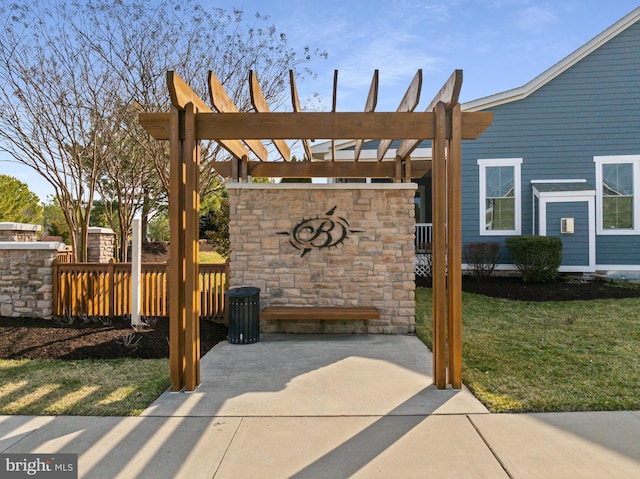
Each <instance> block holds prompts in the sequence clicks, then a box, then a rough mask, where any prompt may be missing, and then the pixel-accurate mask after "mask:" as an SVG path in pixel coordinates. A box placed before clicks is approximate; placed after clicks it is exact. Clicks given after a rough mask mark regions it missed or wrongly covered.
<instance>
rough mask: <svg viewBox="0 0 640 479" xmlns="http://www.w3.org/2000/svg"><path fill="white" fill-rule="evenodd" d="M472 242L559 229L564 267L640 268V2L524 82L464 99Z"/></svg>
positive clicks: (466, 224) (505, 263)
mask: <svg viewBox="0 0 640 479" xmlns="http://www.w3.org/2000/svg"><path fill="white" fill-rule="evenodd" d="M462 107H463V109H464V110H466V111H492V112H493V113H494V120H493V124H492V125H491V126H490V127H489V128H488V129H487V131H486V132H485V133H484V134H483V135H482V136H481V137H480V138H478V139H477V140H474V141H467V142H464V143H463V171H462V181H463V219H462V224H463V233H462V234H463V244H464V243H471V242H500V244H501V261H500V262H501V265H500V268H501V269H510V268H512V267H513V265H512V264H511V263H512V260H511V258H510V256H509V253H508V250H507V249H506V247H505V246H504V240H505V239H506V238H507V237H509V236H513V235H521V234H526V235H531V234H534V235H553V236H558V237H560V238H561V239H562V242H563V262H562V265H561V268H560V271H567V272H594V271H598V270H635V271H640V8H637V9H636V10H634V11H633V12H631V13H630V14H629V15H627V16H626V17H624V18H623V19H621V20H620V21H619V22H617V23H616V24H614V25H613V26H611V27H610V28H609V29H607V30H606V31H604V32H603V33H601V34H600V35H598V36H597V37H595V38H594V39H593V40H591V41H590V42H589V43H587V44H586V45H584V46H582V47H581V48H580V49H578V50H577V51H575V52H574V53H572V54H571V55H569V56H568V57H566V58H565V59H564V60H562V61H561V62H559V63H558V64H556V65H554V66H553V67H551V68H550V69H549V70H547V71H545V72H544V73H542V74H541V75H539V76H538V77H536V78H535V79H533V80H532V81H531V82H529V83H528V84H526V85H524V86H523V87H521V88H517V89H514V90H510V91H507V92H503V93H499V94H496V95H492V96H489V97H486V98H481V99H479V100H475V101H472V102H468V103H465V104H464V105H463V106H462Z"/></svg>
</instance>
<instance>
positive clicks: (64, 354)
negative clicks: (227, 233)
mask: <svg viewBox="0 0 640 479" xmlns="http://www.w3.org/2000/svg"><path fill="white" fill-rule="evenodd" d="M417 285H418V286H430V285H429V283H427V282H425V281H424V280H420V279H419V280H418V281H417ZM462 289H463V290H464V291H466V292H469V293H477V294H483V295H486V296H493V297H500V298H508V299H513V300H523V301H571V300H579V299H581V300H589V299H606V298H630V297H634V298H635V297H640V287H638V286H633V285H617V284H613V283H607V282H602V281H581V280H576V279H567V278H564V279H560V280H558V281H555V282H553V283H545V284H531V283H523V282H522V280H521V279H520V278H504V277H493V278H490V279H483V280H482V281H477V280H476V279H474V278H471V277H466V276H465V277H464V279H463V288H462ZM148 322H149V326H150V327H149V328H145V329H144V330H137V331H136V330H133V329H132V328H131V326H130V324H129V320H128V319H125V318H115V319H113V320H112V321H110V322H109V323H108V324H103V323H102V322H100V321H98V320H91V321H84V322H83V321H82V320H81V319H76V320H74V321H73V323H72V324H61V323H60V322H56V321H53V320H44V319H25V318H6V317H0V358H1V359H116V358H124V357H130V358H167V357H169V341H168V338H169V320H168V318H154V319H149V320H148ZM200 333H201V334H200V338H201V354H204V353H206V352H207V351H209V350H210V349H211V348H212V347H213V346H215V345H216V344H217V343H218V342H220V341H225V340H226V338H227V328H226V326H224V325H222V324H218V323H214V322H211V321H207V320H201V321H200Z"/></svg>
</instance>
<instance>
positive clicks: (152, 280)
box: [52, 261, 229, 321]
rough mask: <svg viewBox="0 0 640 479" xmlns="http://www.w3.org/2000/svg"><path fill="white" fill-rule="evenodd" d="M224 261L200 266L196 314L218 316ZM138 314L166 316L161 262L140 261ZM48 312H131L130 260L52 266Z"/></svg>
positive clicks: (220, 313)
mask: <svg viewBox="0 0 640 479" xmlns="http://www.w3.org/2000/svg"><path fill="white" fill-rule="evenodd" d="M228 273H229V263H228V262H227V263H225V264H201V265H200V317H201V318H203V319H211V320H219V321H220V320H223V319H224V317H225V313H226V303H225V295H224V292H225V290H226V289H227V284H228V283H227V278H228ZM140 283H141V290H142V293H141V299H140V305H141V306H140V308H141V311H140V314H141V315H142V316H168V315H169V304H168V303H169V301H168V299H169V295H168V288H169V287H170V286H168V285H167V265H166V263H142V265H141V277H140ZM52 314H53V315H54V316H87V317H91V316H108V317H114V316H124V315H127V314H131V263H115V262H112V263H59V262H57V261H55V262H54V264H53V312H52Z"/></svg>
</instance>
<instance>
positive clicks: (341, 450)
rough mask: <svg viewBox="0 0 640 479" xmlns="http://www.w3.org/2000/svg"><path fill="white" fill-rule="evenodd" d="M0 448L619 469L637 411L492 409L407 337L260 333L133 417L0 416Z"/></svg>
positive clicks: (404, 466)
mask: <svg viewBox="0 0 640 479" xmlns="http://www.w3.org/2000/svg"><path fill="white" fill-rule="evenodd" d="M0 451H1V452H5V453H64V452H66V453H75V454H78V462H79V473H80V474H79V477H86V478H92V479H93V478H109V479H111V478H116V477H121V478H127V479H131V478H138V477H140V478H142V477H145V478H147V477H148V478H154V479H157V478H173V477H180V478H189V479H191V478H242V479H244V478H252V479H253V478H286V477H293V478H314V479H315V478H331V479H336V478H347V477H360V478H385V479H387V478H396V477H398V478H412V477H415V478H448V477H452V478H456V479H460V478H467V477H468V478H545V479H551V478H556V477H557V478H562V479H567V478H590V477H593V478H598V479H601V478H624V479H626V478H631V477H640V412H638V411H634V412H602V413H554V414H500V415H498V414H488V412H487V410H486V409H485V408H484V407H483V406H482V404H480V403H479V402H478V401H477V400H476V399H475V398H474V397H473V396H472V395H471V394H470V393H469V392H468V391H466V390H463V391H452V390H446V391H438V390H437V389H435V388H434V387H433V385H432V384H431V354H430V353H429V351H428V350H427V349H426V348H425V347H424V345H423V344H422V343H421V342H420V341H419V340H418V339H417V338H415V337H413V336H381V335H380V336H379V335H348V336H315V335H263V336H262V338H261V340H260V342H258V343H256V344H253V345H231V344H229V343H220V344H219V345H217V346H216V347H215V348H213V349H212V350H211V351H210V352H209V353H208V354H207V355H206V356H205V358H203V361H202V385H201V387H200V388H198V390H197V391H196V392H195V393H188V394H185V393H168V392H167V393H164V394H163V395H162V396H161V397H160V398H158V400H157V401H155V402H154V403H153V404H152V405H151V406H150V407H149V408H148V409H147V410H146V411H145V412H144V413H143V415H142V416H141V417H127V418H122V417H68V416H66V417H28V416H0Z"/></svg>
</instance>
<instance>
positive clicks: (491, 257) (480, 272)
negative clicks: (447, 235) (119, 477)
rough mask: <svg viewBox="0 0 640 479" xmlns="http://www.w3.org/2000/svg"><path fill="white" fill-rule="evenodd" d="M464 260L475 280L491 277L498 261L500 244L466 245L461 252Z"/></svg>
mask: <svg viewBox="0 0 640 479" xmlns="http://www.w3.org/2000/svg"><path fill="white" fill-rule="evenodd" d="M462 254H463V255H464V260H465V262H466V263H467V265H468V266H469V269H470V270H471V275H472V276H474V277H475V278H476V279H480V278H486V277H489V276H491V274H492V273H493V271H494V270H495V269H496V264H498V261H499V260H500V243H467V244H465V245H464V248H463V250H462Z"/></svg>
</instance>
